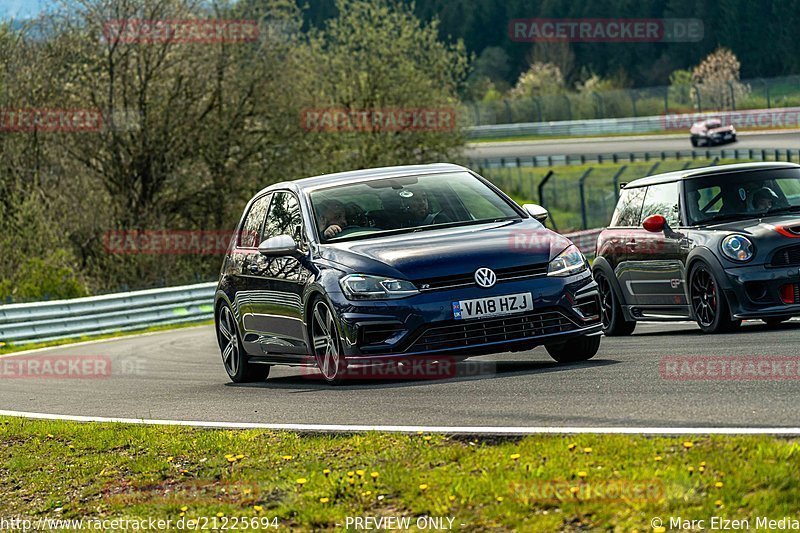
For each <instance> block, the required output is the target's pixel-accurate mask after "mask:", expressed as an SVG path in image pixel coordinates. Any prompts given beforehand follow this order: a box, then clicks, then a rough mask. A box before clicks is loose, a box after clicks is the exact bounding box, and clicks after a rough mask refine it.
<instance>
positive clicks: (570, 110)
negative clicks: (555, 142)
mask: <svg viewBox="0 0 800 533" xmlns="http://www.w3.org/2000/svg"><path fill="white" fill-rule="evenodd" d="M561 96H563V97H564V101H566V102H567V119H568V120H572V103H571V102H570V101H569V97H568V96H567V95H566V94H564V93H562V94H561Z"/></svg>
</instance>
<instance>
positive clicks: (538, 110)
mask: <svg viewBox="0 0 800 533" xmlns="http://www.w3.org/2000/svg"><path fill="white" fill-rule="evenodd" d="M533 103H534V104H536V113H537V115H538V116H539V122H542V103H541V102H540V101H539V97H538V96H534V97H533Z"/></svg>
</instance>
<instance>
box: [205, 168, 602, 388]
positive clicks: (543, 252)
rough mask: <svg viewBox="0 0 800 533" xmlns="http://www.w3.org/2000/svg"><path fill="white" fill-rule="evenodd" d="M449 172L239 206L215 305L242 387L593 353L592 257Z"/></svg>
mask: <svg viewBox="0 0 800 533" xmlns="http://www.w3.org/2000/svg"><path fill="white" fill-rule="evenodd" d="M546 217H547V211H545V210H544V209H543V208H541V207H539V206H537V205H533V204H528V205H525V206H524V207H520V206H519V205H517V204H516V203H515V202H514V201H513V200H512V199H510V198H509V197H508V196H506V195H505V194H504V193H503V192H502V191H500V190H499V189H498V188H497V187H495V186H494V185H492V184H491V183H489V182H488V181H487V180H485V179H484V178H482V177H481V176H478V175H477V174H475V173H474V172H472V171H470V170H469V169H466V168H464V167H460V166H457V165H451V164H436V165H424V166H422V165H419V166H403V167H390V168H378V169H369V170H359V171H353V172H343V173H339V174H329V175H324V176H318V177H313V178H306V179H301V180H297V181H292V182H285V183H278V184H276V185H272V186H270V187H267V188H266V189H264V190H262V191H261V192H259V193H258V194H256V195H255V197H254V198H253V199H252V200H251V201H250V202H249V203H248V204H247V207H246V208H245V210H244V214H243V216H242V219H241V221H240V223H239V226H238V228H237V232H236V235H235V238H234V239H233V241H232V243H231V246H230V248H229V250H228V252H227V254H226V256H225V259H224V262H223V266H222V271H221V275H220V281H219V286H218V289H217V292H216V299H215V323H216V331H217V339H218V342H219V347H220V351H221V352H222V359H223V363H224V366H225V370H226V371H227V373H228V375H229V376H230V378H231V380H233V381H234V382H236V383H241V382H247V381H258V380H263V379H265V378H266V377H267V375H268V374H269V369H270V367H271V366H272V365H303V366H306V367H314V366H316V367H318V369H319V373H320V374H321V376H322V377H323V378H324V379H325V380H326V381H328V382H330V383H336V382H338V381H340V380H341V379H342V377H343V376H344V375H345V373H346V371H347V369H348V367H350V368H351V369H352V368H358V367H362V366H374V365H381V364H382V363H386V362H388V361H392V362H395V361H398V360H402V361H409V360H411V361H413V360H414V359H415V358H428V359H435V358H449V359H451V360H453V359H455V360H462V359H464V358H467V357H469V356H475V355H485V354H491V353H499V352H508V351H522V350H530V349H532V348H534V347H536V346H542V345H543V346H544V347H545V348H546V349H547V351H548V353H549V354H550V355H551V356H552V357H553V358H554V359H555V360H556V361H559V362H574V361H584V360H587V359H589V358H591V357H592V356H594V355H595V354H596V353H597V350H598V348H599V345H600V337H601V323H600V316H599V299H598V292H597V286H596V284H595V283H594V281H593V280H592V276H591V272H590V271H589V268H588V264H587V262H586V258H585V257H584V256H583V254H581V252H580V251H579V250H578V249H577V248H576V247H575V246H574V245H573V244H572V243H571V242H570V241H569V240H568V239H566V238H565V237H563V236H561V235H559V234H557V233H554V232H552V231H550V230H548V229H546V228H545V227H544V226H543V224H542V222H543V221H544V220H545V218H546Z"/></svg>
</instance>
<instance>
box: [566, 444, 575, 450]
mask: <svg viewBox="0 0 800 533" xmlns="http://www.w3.org/2000/svg"><path fill="white" fill-rule="evenodd" d="M577 447H578V445H577V444H575V443H572V444H570V445H569V446H567V449H568V450H569V451H572V450H574V449H575V448H577Z"/></svg>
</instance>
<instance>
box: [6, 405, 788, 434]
mask: <svg viewBox="0 0 800 533" xmlns="http://www.w3.org/2000/svg"><path fill="white" fill-rule="evenodd" d="M0 416H12V417H22V418H31V419H37V420H62V421H68V422H100V423H117V424H139V425H154V426H189V427H199V428H214V429H274V430H287V431H302V432H363V431H381V432H390V433H415V432H418V431H424V432H426V433H451V434H454V433H462V434H469V435H477V434H481V435H535V434H573V433H598V434H621V435H630V434H638V435H706V434H718V435H781V436H796V435H800V427H794V428H789V427H786V428H784V427H775V428H761V427H707V426H706V427H674V428H673V427H576V426H565V427H544V426H542V427H513V426H511V427H508V426H502V427H492V426H425V425H420V426H400V425H347V424H264V423H256V422H209V421H201V420H150V419H144V418H118V417H102V416H82V415H57V414H49V413H30V412H25V411H6V410H0Z"/></svg>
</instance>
